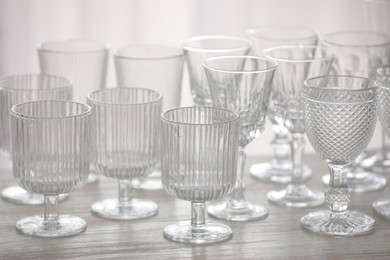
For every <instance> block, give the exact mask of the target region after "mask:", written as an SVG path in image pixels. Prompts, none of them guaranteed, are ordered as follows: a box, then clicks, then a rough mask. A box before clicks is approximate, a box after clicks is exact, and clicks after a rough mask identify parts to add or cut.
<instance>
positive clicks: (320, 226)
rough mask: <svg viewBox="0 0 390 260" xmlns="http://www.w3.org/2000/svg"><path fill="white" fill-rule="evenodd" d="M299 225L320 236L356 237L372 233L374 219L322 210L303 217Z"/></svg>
mask: <svg viewBox="0 0 390 260" xmlns="http://www.w3.org/2000/svg"><path fill="white" fill-rule="evenodd" d="M301 224H302V226H303V227H304V228H306V229H309V230H311V231H313V232H314V233H317V234H321V235H328V236H356V235H363V234H367V233H370V232H371V231H373V230H374V226H375V219H373V218H372V217H370V216H368V215H365V214H362V213H359V212H355V211H346V212H343V213H336V214H334V213H332V212H330V211H329V210H322V211H317V212H312V213H309V214H307V215H305V216H303V217H302V218H301Z"/></svg>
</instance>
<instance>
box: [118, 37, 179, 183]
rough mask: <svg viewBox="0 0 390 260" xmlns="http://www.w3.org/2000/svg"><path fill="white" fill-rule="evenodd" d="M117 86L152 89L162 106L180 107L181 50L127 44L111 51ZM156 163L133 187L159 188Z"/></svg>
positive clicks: (166, 107)
mask: <svg viewBox="0 0 390 260" xmlns="http://www.w3.org/2000/svg"><path fill="white" fill-rule="evenodd" d="M114 62H115V68H116V76H117V83H118V86H119V87H137V88H147V89H153V90H156V91H157V92H159V93H161V95H163V97H164V104H163V109H164V111H165V110H168V109H170V108H173V107H179V106H180V96H181V85H182V77H183V64H184V58H183V50H182V49H180V48H178V47H175V46H169V45H151V44H143V45H127V46H124V47H122V48H119V49H117V50H116V51H114ZM159 164H160V163H158V165H157V167H156V169H155V170H154V171H153V173H152V174H150V175H149V176H148V177H147V178H144V179H142V180H138V179H134V180H133V181H132V187H133V188H142V189H151V190H154V189H161V188H162V183H161V171H160V166H159Z"/></svg>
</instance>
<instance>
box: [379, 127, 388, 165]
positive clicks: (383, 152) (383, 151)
mask: <svg viewBox="0 0 390 260" xmlns="http://www.w3.org/2000/svg"><path fill="white" fill-rule="evenodd" d="M381 135H382V146H381V155H382V158H381V159H382V160H386V159H388V156H387V153H388V151H389V146H388V144H387V142H386V135H385V131H384V129H383V127H381Z"/></svg>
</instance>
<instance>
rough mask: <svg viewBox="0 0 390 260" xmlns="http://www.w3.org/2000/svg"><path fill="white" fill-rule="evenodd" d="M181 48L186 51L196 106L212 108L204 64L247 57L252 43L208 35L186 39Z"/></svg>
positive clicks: (238, 38)
mask: <svg viewBox="0 0 390 260" xmlns="http://www.w3.org/2000/svg"><path fill="white" fill-rule="evenodd" d="M181 46H182V47H183V49H184V57H185V60H186V63H187V69H188V74H189V78H190V87H191V94H192V98H193V101H194V104H195V106H212V100H211V95H210V89H209V86H208V84H207V79H206V75H205V73H204V70H203V67H202V62H203V61H204V60H206V59H207V58H210V57H215V56H223V55H246V54H248V53H249V51H250V48H251V46H252V42H251V41H250V40H249V39H246V38H241V37H235V36H226V35H206V36H194V37H191V38H188V39H185V40H184V41H182V43H181Z"/></svg>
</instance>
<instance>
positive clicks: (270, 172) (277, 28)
mask: <svg viewBox="0 0 390 260" xmlns="http://www.w3.org/2000/svg"><path fill="white" fill-rule="evenodd" d="M246 34H247V36H248V37H249V39H251V40H252V42H253V46H252V53H253V54H254V55H255V56H263V50H264V49H266V48H269V47H272V46H277V45H286V44H290V45H291V44H305V45H317V43H318V34H317V32H316V31H314V30H313V29H311V28H308V27H304V26H293V25H268V26H260V27H256V28H252V29H249V30H247V32H246ZM272 103H273V102H272V99H271V103H270V106H269V108H268V114H267V116H268V119H269V120H270V122H271V123H272V130H273V132H274V134H275V137H274V139H273V140H272V141H271V148H272V152H273V158H272V160H271V161H270V162H263V163H256V164H253V165H252V166H251V167H250V169H249V172H250V174H251V175H252V177H254V178H255V180H259V181H266V182H273V183H288V182H291V171H292V162H291V158H290V134H289V132H288V130H287V129H286V128H285V127H284V125H283V124H280V123H279V121H278V120H277V119H276V117H275V113H274V110H273V104H272ZM311 174H312V171H311V169H310V168H309V167H308V166H307V165H303V166H302V178H303V180H307V179H309V178H310V177H311Z"/></svg>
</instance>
